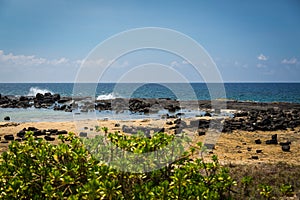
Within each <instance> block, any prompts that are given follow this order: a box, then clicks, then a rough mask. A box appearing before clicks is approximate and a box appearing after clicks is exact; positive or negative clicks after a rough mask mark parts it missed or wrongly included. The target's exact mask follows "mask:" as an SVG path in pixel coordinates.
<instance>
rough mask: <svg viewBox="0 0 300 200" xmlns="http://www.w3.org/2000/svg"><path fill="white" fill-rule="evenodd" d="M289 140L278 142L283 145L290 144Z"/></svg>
mask: <svg viewBox="0 0 300 200" xmlns="http://www.w3.org/2000/svg"><path fill="white" fill-rule="evenodd" d="M290 144H291V142H290V141H286V142H280V143H279V145H280V146H284V145H290Z"/></svg>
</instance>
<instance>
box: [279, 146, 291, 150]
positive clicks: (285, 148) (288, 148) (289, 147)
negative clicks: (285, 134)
mask: <svg viewBox="0 0 300 200" xmlns="http://www.w3.org/2000/svg"><path fill="white" fill-rule="evenodd" d="M281 149H282V151H290V150H291V146H290V145H283V146H282V147H281Z"/></svg>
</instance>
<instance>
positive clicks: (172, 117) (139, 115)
mask: <svg viewBox="0 0 300 200" xmlns="http://www.w3.org/2000/svg"><path fill="white" fill-rule="evenodd" d="M1 100H2V101H1V104H0V107H2V108H1V109H4V110H5V109H11V107H12V109H16V110H18V109H23V111H24V113H23V114H24V116H25V117H27V118H29V121H14V119H13V118H12V119H11V120H10V121H1V122H0V137H1V143H0V152H3V151H5V150H6V149H7V147H8V144H9V143H10V141H6V139H5V138H4V136H5V135H8V134H11V135H13V136H14V138H15V139H17V138H18V137H17V135H18V133H19V132H20V131H22V130H23V129H28V127H34V128H37V129H39V130H41V131H42V132H43V134H42V135H41V136H37V137H40V138H43V137H44V136H45V135H49V132H47V131H48V130H50V129H57V130H60V131H65V132H74V133H75V134H76V135H78V136H79V135H80V134H81V132H84V133H86V135H87V136H88V137H89V136H93V135H96V134H99V133H96V132H95V126H99V127H107V128H108V130H109V131H111V132H115V131H118V132H120V133H124V134H134V132H136V131H138V130H139V129H140V130H147V131H149V133H150V132H151V134H152V133H153V132H155V131H159V130H163V131H164V132H166V133H169V134H180V133H181V132H184V133H187V134H189V136H191V137H192V138H193V143H194V144H195V143H197V142H199V141H200V142H205V141H206V142H207V141H212V142H211V143H212V144H209V145H212V146H211V147H213V149H212V150H211V151H208V152H210V153H211V154H214V155H218V157H219V160H220V162H222V163H224V164H228V163H236V164H255V163H256V164H257V163H275V162H285V163H289V164H296V165H300V161H298V159H297V158H299V157H300V142H299V141H300V104H299V103H286V102H270V103H263V102H249V101H233V100H227V99H222V100H215V101H208V100H192V101H178V100H173V99H168V98H161V99H156V98H152V99H146V98H133V99H122V98H116V99H111V100H96V101H95V102H91V101H87V100H86V99H84V98H80V99H78V102H76V101H74V100H72V98H70V97H60V95H59V94H53V95H52V94H44V95H42V94H37V95H36V96H35V97H22V96H21V97H19V98H18V99H16V98H15V97H12V99H11V100H10V97H3V96H2V97H1ZM3 105H4V106H3ZM3 107H4V108H3ZM16 107H17V108H16ZM18 107H21V108H18ZM27 111H29V112H27ZM30 111H31V112H33V111H35V112H37V113H38V112H39V111H45V112H50V111H51V113H52V114H53V116H52V115H49V116H47V117H45V114H44V113H42V115H44V116H37V117H36V118H35V119H36V121H35V120H33V118H30ZM56 115H57V116H61V118H57V119H56V120H53V119H55V116H56ZM97 115H98V117H95V116H97ZM66 116H67V117H66ZM113 116H115V118H113ZM116 116H121V117H119V118H116ZM39 117H40V118H39ZM43 117H44V118H43ZM39 119H40V120H39ZM1 120H3V119H1ZM30 120H32V121H30ZM278 124H279V125H278ZM216 127H217V128H216ZM216 129H218V130H216ZM150 130H151V131H150ZM154 130H155V131H154ZM200 132H201V133H204V134H200ZM210 132H213V134H215V133H217V134H216V135H217V137H216V138H213V139H212V138H209V137H211V135H210ZM275 134H277V140H278V141H277V140H276V142H277V145H275V144H272V145H268V144H266V142H267V141H268V140H270V138H271V137H272V135H275ZM52 136H53V137H54V138H55V139H54V141H53V142H52V143H55V142H56V141H57V137H58V136H57V135H51V137H52ZM257 139H260V140H261V141H262V143H261V144H256V143H255V140H257ZM19 140H20V138H19ZM280 142H291V144H290V149H291V150H290V151H288V152H284V151H282V149H281V146H280V145H279V143H280ZM258 152H259V153H258ZM208 155H210V154H208Z"/></svg>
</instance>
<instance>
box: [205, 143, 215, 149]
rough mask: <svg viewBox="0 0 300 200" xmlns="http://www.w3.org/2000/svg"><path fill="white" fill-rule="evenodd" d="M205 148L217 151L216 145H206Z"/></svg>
mask: <svg viewBox="0 0 300 200" xmlns="http://www.w3.org/2000/svg"><path fill="white" fill-rule="evenodd" d="M204 146H205V147H206V148H207V149H215V145H214V144H204Z"/></svg>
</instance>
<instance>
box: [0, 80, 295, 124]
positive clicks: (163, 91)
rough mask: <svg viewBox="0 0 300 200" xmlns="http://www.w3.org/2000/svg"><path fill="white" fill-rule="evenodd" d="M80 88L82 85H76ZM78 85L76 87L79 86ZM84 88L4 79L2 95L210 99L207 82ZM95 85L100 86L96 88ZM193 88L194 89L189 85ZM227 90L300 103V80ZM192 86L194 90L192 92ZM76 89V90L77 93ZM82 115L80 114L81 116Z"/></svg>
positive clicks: (20, 115)
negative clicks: (49, 94) (47, 94)
mask: <svg viewBox="0 0 300 200" xmlns="http://www.w3.org/2000/svg"><path fill="white" fill-rule="evenodd" d="M216 86H218V85H217V84H216ZM76 87H77V88H78V85H77V86H76ZM76 87H75V88H76ZM80 87H81V88H80V90H78V89H77V90H74V84H73V83H0V94H1V95H2V96H5V95H10V96H35V95H36V94H37V93H46V92H50V93H52V94H54V93H59V94H60V95H61V96H67V97H72V96H94V97H95V98H96V99H113V98H119V97H120V98H170V99H177V100H210V99H211V96H210V91H209V90H208V87H207V85H206V84H205V83H191V84H187V83H168V84H156V83H151V84H137V83H122V84H116V83H101V84H100V83H99V84H90V83H85V84H81V85H80ZM94 88H95V89H96V90H94ZM188 88H190V89H188ZM224 89H225V94H223V93H222V94H221V96H219V98H220V99H229V100H238V101H253V102H291V103H300V83H224ZM191 90H192V92H191ZM75 93H76V94H75ZM162 114H165V113H163V112H160V113H157V114H153V115H152V116H148V115H147V116H146V115H141V114H132V113H129V112H128V113H126V112H125V113H118V114H116V113H112V112H109V111H102V112H98V111H97V112H96V115H97V118H99V119H103V118H109V119H128V118H130V119H140V118H147V117H151V118H153V117H154V118H159V117H160V116H161V115H162ZM197 114H202V113H201V111H197V112H192V111H186V116H195V115H197ZM5 116H10V117H11V119H12V121H15V122H37V121H71V120H73V119H74V116H73V114H72V113H67V112H62V111H53V110H52V109H35V108H29V109H12V108H0V121H3V119H4V117H5ZM89 117H90V113H82V114H81V115H80V117H79V118H80V119H88V118H89ZM77 119H78V116H77Z"/></svg>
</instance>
